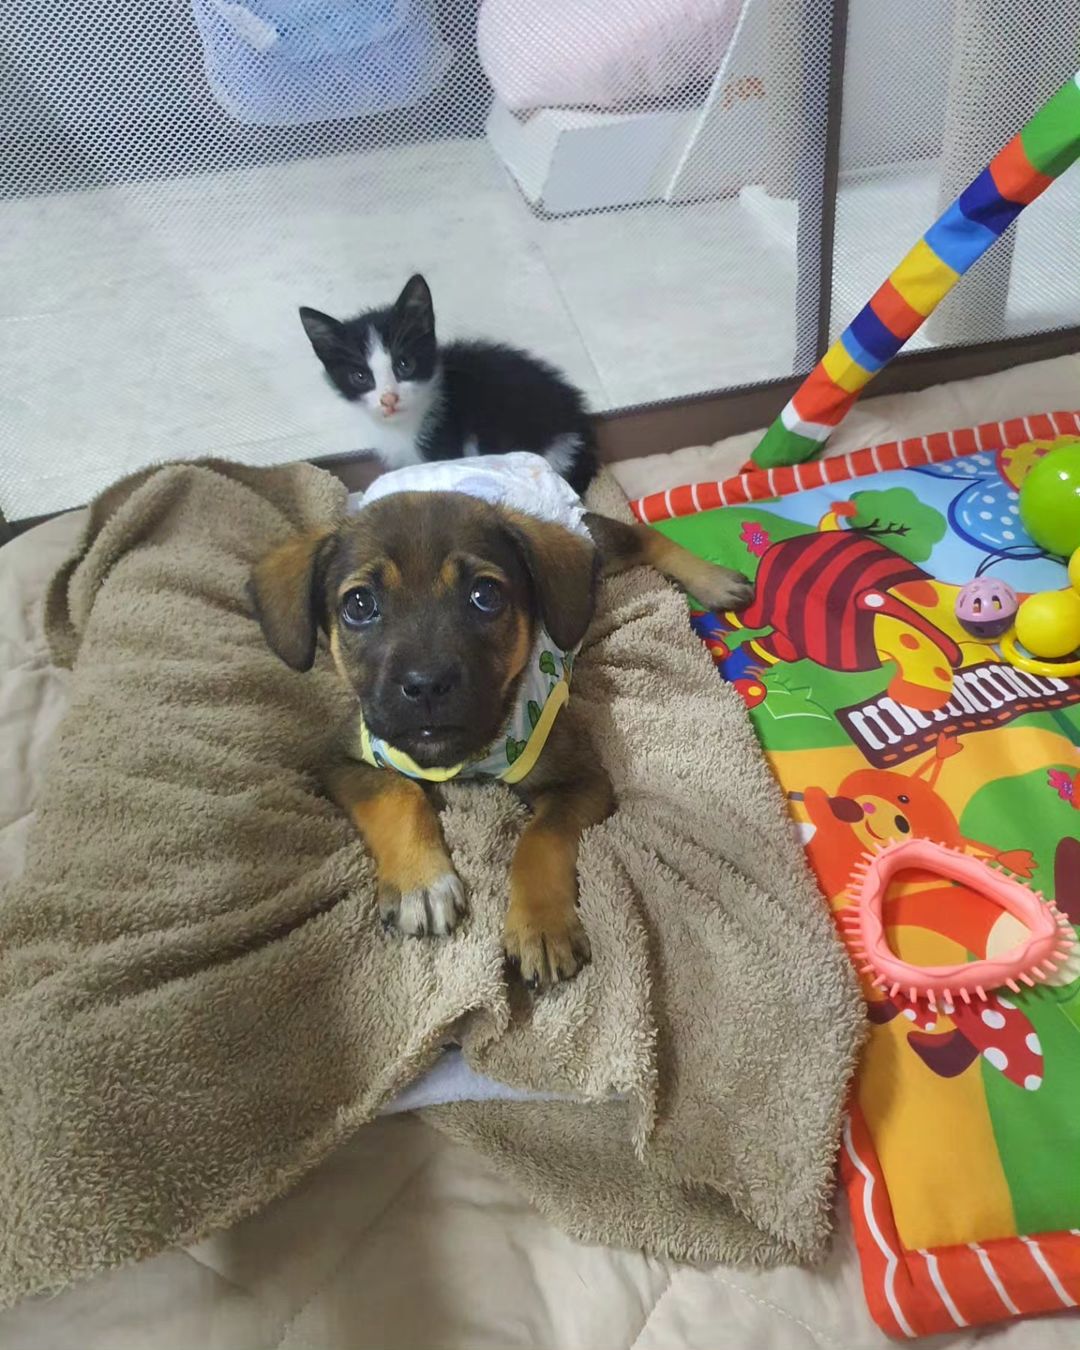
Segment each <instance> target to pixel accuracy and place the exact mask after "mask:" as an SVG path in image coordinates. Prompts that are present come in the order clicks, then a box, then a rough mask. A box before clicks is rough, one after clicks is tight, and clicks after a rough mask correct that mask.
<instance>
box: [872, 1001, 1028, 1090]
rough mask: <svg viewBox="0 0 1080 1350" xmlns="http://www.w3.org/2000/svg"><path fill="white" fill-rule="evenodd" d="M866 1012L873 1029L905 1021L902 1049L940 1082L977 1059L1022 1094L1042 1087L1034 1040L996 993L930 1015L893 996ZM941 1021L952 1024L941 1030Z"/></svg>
mask: <svg viewBox="0 0 1080 1350" xmlns="http://www.w3.org/2000/svg"><path fill="white" fill-rule="evenodd" d="M868 1013H869V1017H870V1020H871V1022H875V1023H877V1024H878V1025H879V1026H880V1025H883V1024H884V1023H886V1022H891V1021H892V1020H893V1018H894V1017H904V1018H906V1019H907V1020H908V1021H909V1022H911V1023H912V1024H913V1026H912V1029H911V1031H909V1032H908V1035H907V1042H908V1045H910V1046H911V1048H912V1050H914V1051H915V1053H916V1054H917V1055H918V1056H919V1058H920V1059H921V1060H922V1062H923V1063H924V1064H925V1065H926V1067H927V1068H928V1069H930V1070H931V1072H933V1073H936V1074H937V1075H938V1077H940V1078H956V1077H957V1076H958V1075H960V1074H962V1073H964V1071H965V1070H967V1069H969V1068H970V1067H971V1065H972V1064H974V1063H975V1061H976V1060H977V1059H978V1058H979V1056H980V1055H981V1056H982V1058H983V1059H984V1060H985V1061H986V1062H987V1064H989V1065H990V1067H991V1068H993V1069H997V1070H998V1072H999V1073H1001V1074H1003V1075H1004V1076H1005V1077H1006V1078H1007V1079H1008V1080H1009V1082H1010V1083H1015V1084H1016V1086H1017V1087H1021V1088H1024V1089H1026V1090H1027V1091H1028V1092H1037V1091H1038V1090H1039V1088H1040V1087H1042V1081H1043V1055H1042V1046H1041V1045H1040V1043H1039V1037H1038V1035H1037V1033H1036V1031H1035V1028H1034V1027H1033V1026H1032V1025H1031V1023H1030V1022H1029V1021H1028V1019H1027V1017H1026V1015H1025V1014H1024V1012H1023V1011H1022V1009H1020V1008H1018V1007H1017V1005H1016V1004H1015V1003H1014V1002H1013V1001H1012V1000H1011V999H1008V998H1005V997H1003V996H1002V995H1001V994H990V995H989V997H988V998H987V999H986V1001H985V1002H978V1003H951V1002H950V1003H942V1004H940V1005H939V1006H938V1008H937V1010H936V1011H932V1010H931V1009H930V1008H929V1007H927V1005H926V1003H924V1002H921V1001H912V1000H911V999H909V998H908V997H907V996H906V995H904V994H899V993H898V994H895V995H893V997H891V998H884V999H881V1000H878V1001H876V1002H873V1003H871V1004H870V1006H869V1009H868ZM946 1019H947V1021H949V1022H951V1023H952V1026H951V1028H950V1029H948V1030H942V1029H941V1026H942V1023H943V1021H944V1020H946Z"/></svg>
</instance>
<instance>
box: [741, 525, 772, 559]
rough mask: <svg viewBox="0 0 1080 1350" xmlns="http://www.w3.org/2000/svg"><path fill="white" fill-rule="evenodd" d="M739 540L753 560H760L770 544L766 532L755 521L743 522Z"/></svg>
mask: <svg viewBox="0 0 1080 1350" xmlns="http://www.w3.org/2000/svg"><path fill="white" fill-rule="evenodd" d="M739 538H740V539H741V540H742V542H743V543H744V544H745V545H746V551H747V553H752V554H753V555H754V557H755V558H760V557H761V555H762V554H763V553H764V552H765V550H766V549H767V548H768V547H769V545H770V544H771V543H772V540H771V539H770V538H769V534H768V531H767V530H766V529H765V528H764V527H763V526H761V525H759V524H758V523H757V521H756V520H744V521H743V527H742V529H741V531H740V532H739Z"/></svg>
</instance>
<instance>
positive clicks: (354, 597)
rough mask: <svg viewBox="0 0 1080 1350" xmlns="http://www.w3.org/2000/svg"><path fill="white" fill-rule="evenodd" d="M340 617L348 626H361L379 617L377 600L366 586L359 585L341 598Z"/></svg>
mask: <svg viewBox="0 0 1080 1350" xmlns="http://www.w3.org/2000/svg"><path fill="white" fill-rule="evenodd" d="M341 617H342V619H344V621H345V622H346V623H347V624H348V625H349V627H350V628H362V627H363V626H364V624H366V623H370V622H371V621H372V619H377V618H378V617H379V605H378V602H377V601H376V599H375V597H374V595H373V594H372V593H371V591H369V590H368V588H367V587H366V586H359V587H357V589H356V590H355V591H350V592H349V593H348V595H346V596H345V598H344V600H342V602H341Z"/></svg>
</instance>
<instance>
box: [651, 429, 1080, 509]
mask: <svg viewBox="0 0 1080 1350" xmlns="http://www.w3.org/2000/svg"><path fill="white" fill-rule="evenodd" d="M1069 435H1074V436H1075V435H1080V412H1052V413H1032V414H1030V415H1029V416H1027V417H1010V418H1008V419H1007V420H1006V421H1004V422H982V423H980V425H979V426H977V427H961V428H960V430H958V431H936V432H932V433H931V434H930V435H929V436H910V437H908V439H907V440H903V441H883V442H882V443H881V444H880V445H870V446H867V447H866V448H865V449H862V450H853V451H851V452H850V453H849V454H846V455H836V456H835V457H834V458H832V459H817V460H811V461H810V462H809V463H806V464H793V465H791V466H790V467H787V468H776V469H754V470H752V471H751V472H748V473H741V474H737V475H736V476H735V477H734V478H728V479H725V480H723V481H716V482H711V483H709V482H706V483H684V484H682V485H681V486H680V487H673V488H668V490H667V491H666V492H653V493H650V494H649V496H647V497H639V498H638V499H637V500H636V501H632V502H631V503H630V510H631V511H633V513H634V515H635V516H637V518H638V520H641V521H644V523H645V524H646V525H655V524H657V523H658V522H659V521H662V520H676V519H678V517H679V516H693V515H696V514H697V513H698V512H699V511H713V510H715V509H716V508H717V507H720V506H745V505H746V503H747V502H760V501H766V500H767V499H768V498H770V497H786V496H787V495H788V494H789V493H791V492H803V491H805V490H806V489H808V488H816V487H822V486H823V485H824V484H826V483H840V482H843V481H844V480H845V479H848V478H866V477H868V476H869V475H870V474H874V473H885V472H887V471H888V470H890V469H917V468H919V467H920V465H923V464H936V463H939V462H940V461H941V460H943V459H955V458H956V457H957V456H958V455H975V454H978V452H979V451H980V450H1002V449H1004V448H1005V447H1012V446H1015V445H1022V444H1023V443H1024V441H1038V440H1052V439H1053V438H1054V437H1055V436H1069Z"/></svg>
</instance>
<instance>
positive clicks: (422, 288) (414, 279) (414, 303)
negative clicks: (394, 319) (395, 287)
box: [394, 272, 435, 333]
mask: <svg viewBox="0 0 1080 1350" xmlns="http://www.w3.org/2000/svg"><path fill="white" fill-rule="evenodd" d="M394 310H395V312H396V313H397V314H398V316H399V317H400V319H401V320H402V321H403V323H405V324H406V326H407V327H408V328H409V329H410V330H414V331H416V332H419V333H433V332H434V331H435V306H434V304H433V303H432V299H431V289H430V287H429V286H428V284H427V282H426V281H425V280H424V278H423V277H422V276H421V275H420V273H419V272H417V273H415V274H414V275H413V276H411V277H410V278H409V279H408V281H407V282H406V283H405V285H404V286H403V287H402V290H401V294H400V295H399V296H398V298H397V299H396V300H395V301H394Z"/></svg>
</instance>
